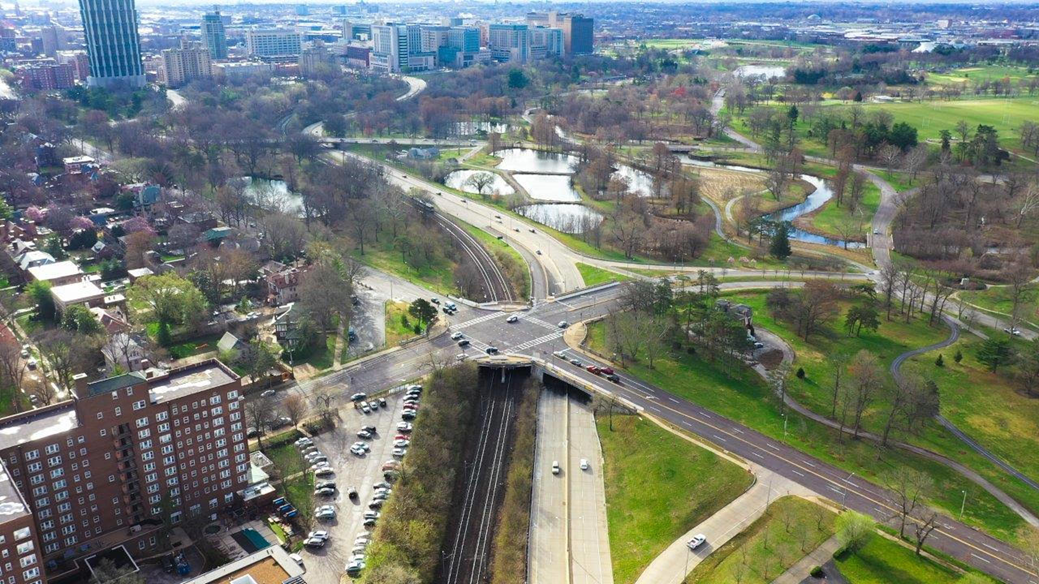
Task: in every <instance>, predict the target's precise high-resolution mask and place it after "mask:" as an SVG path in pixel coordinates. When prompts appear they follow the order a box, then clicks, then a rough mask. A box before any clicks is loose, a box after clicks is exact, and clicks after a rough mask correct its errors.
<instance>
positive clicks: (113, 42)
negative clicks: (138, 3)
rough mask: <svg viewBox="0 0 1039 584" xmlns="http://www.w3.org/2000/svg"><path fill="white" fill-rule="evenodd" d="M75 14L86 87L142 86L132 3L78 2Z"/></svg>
mask: <svg viewBox="0 0 1039 584" xmlns="http://www.w3.org/2000/svg"><path fill="white" fill-rule="evenodd" d="M79 11H80V16H81V17H82V19H83V34H84V37H85V38H86V42H87V55H88V56H89V57H90V77H88V78H87V84H88V85H91V86H100V87H108V86H112V85H118V84H126V85H128V86H130V87H144V84H145V82H146V78H145V75H144V66H143V64H142V63H141V42H140V38H139V37H138V34H137V9H136V7H135V5H134V0H79Z"/></svg>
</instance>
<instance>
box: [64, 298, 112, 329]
mask: <svg viewBox="0 0 1039 584" xmlns="http://www.w3.org/2000/svg"><path fill="white" fill-rule="evenodd" d="M61 325H62V326H63V327H65V328H66V329H68V330H70V331H74V332H78V333H80V334H83V335H94V334H98V333H100V332H102V331H103V330H104V329H103V328H101V323H100V322H98V320H97V319H96V318H94V313H92V312H90V309H89V308H87V307H86V306H84V305H82V304H74V305H72V306H69V307H68V308H66V309H65V315H64V316H63V317H62V319H61Z"/></svg>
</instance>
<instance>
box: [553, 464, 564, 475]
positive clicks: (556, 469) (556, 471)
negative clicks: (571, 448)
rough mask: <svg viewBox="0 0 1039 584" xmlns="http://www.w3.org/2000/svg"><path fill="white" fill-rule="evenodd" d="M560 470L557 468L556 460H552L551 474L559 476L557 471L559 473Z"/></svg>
mask: <svg viewBox="0 0 1039 584" xmlns="http://www.w3.org/2000/svg"><path fill="white" fill-rule="evenodd" d="M561 470H562V469H561V468H559V461H558V460H553V461H552V474H554V475H557V474H559V471H561Z"/></svg>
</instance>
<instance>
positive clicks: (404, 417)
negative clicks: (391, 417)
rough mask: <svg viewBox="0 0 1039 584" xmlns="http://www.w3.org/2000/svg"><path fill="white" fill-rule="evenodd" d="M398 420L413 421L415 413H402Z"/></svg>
mask: <svg viewBox="0 0 1039 584" xmlns="http://www.w3.org/2000/svg"><path fill="white" fill-rule="evenodd" d="M400 419H402V420H404V421H409V420H414V419H415V412H404V413H403V414H401V415H400Z"/></svg>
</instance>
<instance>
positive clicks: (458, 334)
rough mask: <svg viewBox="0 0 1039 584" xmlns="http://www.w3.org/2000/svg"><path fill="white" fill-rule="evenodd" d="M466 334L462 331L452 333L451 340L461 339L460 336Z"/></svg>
mask: <svg viewBox="0 0 1039 584" xmlns="http://www.w3.org/2000/svg"><path fill="white" fill-rule="evenodd" d="M464 336H465V335H463V334H462V333H459V332H455V333H451V340H452V341H457V340H458V339H460V338H462V337H464Z"/></svg>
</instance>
